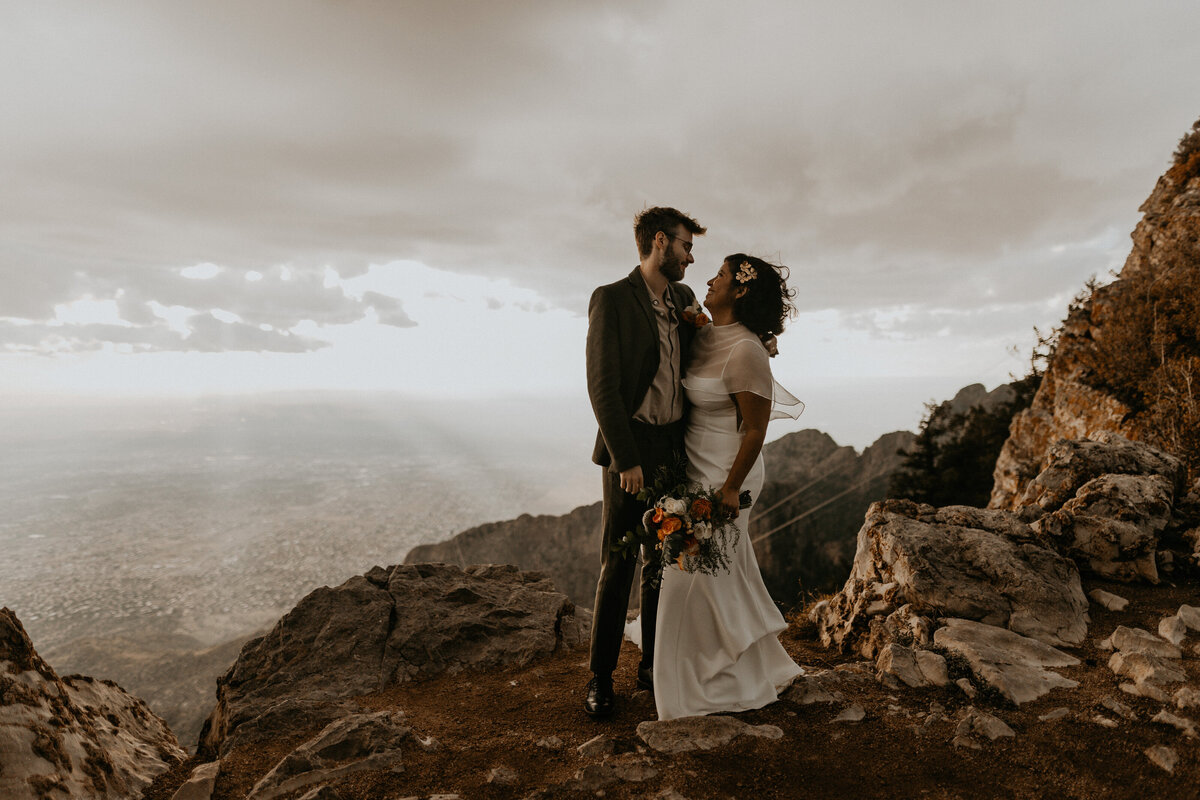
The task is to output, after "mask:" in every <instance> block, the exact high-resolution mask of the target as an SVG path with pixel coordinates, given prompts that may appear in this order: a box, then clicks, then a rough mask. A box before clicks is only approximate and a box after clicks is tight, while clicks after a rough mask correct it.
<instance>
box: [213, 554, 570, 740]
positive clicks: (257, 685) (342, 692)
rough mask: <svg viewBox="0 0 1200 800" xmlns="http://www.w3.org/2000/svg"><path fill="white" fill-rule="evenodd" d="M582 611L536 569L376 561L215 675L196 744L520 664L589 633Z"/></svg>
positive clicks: (315, 719) (308, 603)
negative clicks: (415, 684)
mask: <svg viewBox="0 0 1200 800" xmlns="http://www.w3.org/2000/svg"><path fill="white" fill-rule="evenodd" d="M589 620H590V618H589V617H588V616H587V615H586V614H583V615H581V614H577V612H576V608H575V605H574V604H573V603H572V602H571V601H570V600H569V599H568V598H567V597H566V596H565V595H563V594H562V593H561V592H559V591H557V590H556V589H555V587H554V585H553V584H552V583H551V582H550V581H549V580H548V579H546V578H545V577H544V576H543V575H540V574H538V573H534V572H522V571H521V570H519V569H517V568H516V567H512V566H475V567H468V568H467V569H465V570H464V569H461V568H459V567H456V566H452V565H449V564H415V565H413V564H406V565H402V566H395V567H390V568H388V569H383V568H381V567H376V568H374V569H372V570H371V571H370V572H368V573H366V574H365V575H361V576H358V577H355V578H351V579H350V580H348V581H346V582H345V583H343V584H342V585H341V586H338V587H335V588H329V587H322V588H320V589H317V590H316V591H314V592H312V593H311V594H309V595H308V596H307V597H305V598H304V599H303V600H301V601H300V603H299V604H298V605H297V606H296V607H295V608H294V609H292V611H291V612H290V613H288V614H287V615H286V616H285V617H283V618H282V619H281V620H280V621H279V622H278V623H277V624H276V625H275V627H274V628H273V629H272V630H271V631H270V633H268V634H267V635H266V636H263V637H260V638H258V639H254V640H252V641H250V642H248V643H247V644H246V646H245V647H244V648H243V649H242V652H241V655H240V656H238V660H237V662H236V663H234V665H233V666H232V667H231V668H230V669H229V671H228V672H226V673H225V675H224V676H222V677H221V678H220V680H218V682H217V706H216V708H215V709H214V710H213V712H212V713H211V714H210V715H209V718H208V720H207V721H206V722H205V726H204V731H203V732H202V734H201V740H200V751H201V752H202V753H204V754H206V755H209V756H216V755H218V754H222V753H224V752H226V751H228V749H229V748H230V747H231V746H232V745H233V744H234V743H235V740H240V741H243V742H245V741H256V740H266V739H269V738H270V737H271V736H272V735H274V734H273V732H274V731H276V730H277V729H279V728H280V727H281V726H289V725H290V726H296V727H299V726H303V727H315V726H320V725H325V724H328V723H329V722H332V721H333V720H335V719H337V718H339V717H341V716H343V715H344V714H345V713H347V712H348V710H349V706H347V705H345V704H340V703H339V702H338V701H341V700H344V699H345V698H351V697H355V696H358V695H363V694H367V693H369V692H373V691H377V690H380V689H383V688H385V687H387V686H389V685H392V684H395V683H402V682H405V681H409V680H414V679H419V678H428V677H432V676H434V675H439V674H442V673H447V672H449V673H454V672H459V671H462V670H466V669H472V670H481V669H494V668H499V667H505V666H519V665H523V664H526V663H528V662H529V661H531V660H532V659H534V658H538V657H540V656H545V655H549V654H550V653H553V652H554V651H556V650H558V649H559V648H563V647H573V646H576V645H578V644H579V643H581V642H585V641H587V637H588V633H589Z"/></svg>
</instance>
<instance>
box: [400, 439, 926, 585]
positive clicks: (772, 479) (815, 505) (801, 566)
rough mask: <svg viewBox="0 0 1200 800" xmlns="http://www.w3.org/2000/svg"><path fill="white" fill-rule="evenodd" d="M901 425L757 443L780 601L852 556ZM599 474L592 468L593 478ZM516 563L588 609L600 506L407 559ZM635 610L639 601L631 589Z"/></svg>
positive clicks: (765, 569)
mask: <svg viewBox="0 0 1200 800" xmlns="http://www.w3.org/2000/svg"><path fill="white" fill-rule="evenodd" d="M912 439H913V435H912V434H911V433H909V432H907V431H897V432H895V433H889V434H885V435H884V436H881V437H880V438H879V439H878V440H877V441H876V442H875V443H874V444H872V445H871V446H870V447H868V448H867V449H866V450H864V451H863V452H862V453H861V454H859V453H857V452H856V451H855V450H854V448H853V447H843V446H839V445H838V444H837V442H835V441H834V440H833V439H831V438H830V437H829V436H828V435H826V434H824V433H821V432H820V431H816V430H804V431H797V432H795V433H790V434H788V435H786V436H782V437H780V438H779V439H777V440H775V441H774V442H771V443H770V444H768V445H767V446H766V447H764V448H763V461H764V463H765V466H766V474H767V482H766V484H765V485H764V486H763V489H762V492H761V493H760V496H759V498H758V503H757V507H756V509H755V514H754V517H753V519H752V520H751V523H750V536H751V538H752V539H754V538H756V537H759V536H763V535H766V538H765V539H761V540H760V541H757V542H755V545H754V552H755V555H756V556H757V559H758V564H759V568H760V569H761V571H762V574H763V580H764V581H765V582H766V584H767V588H768V589H769V590H770V591H771V593H772V595H773V596H774V597H775V598H776V599H778V600H779V601H780V602H784V603H792V602H794V601H795V599H796V595H797V593H798V591H799V589H800V588H801V587H803V588H804V589H806V590H808V591H824V590H830V589H833V588H835V587H836V586H837V585H839V584H840V583H841V582H842V581H843V580H845V576H846V572H847V570H848V569H849V566H850V561H851V559H852V558H853V556H854V534H855V531H857V530H858V527H859V525H860V524H861V522H862V515H863V512H864V511H866V509H867V507H868V506H869V505H870V504H871V503H872V502H873V501H875V500H879V499H882V498H883V496H884V494H885V493H886V490H887V482H888V479H889V477H890V476H891V474H892V473H893V472H894V471H895V470H896V469H897V468H898V467H899V465H900V462H901V461H902V459H903V456H902V455H901V451H903V450H905V449H906V448H907V447H908V446H909V445H910V444H911V442H912ZM598 483H599V474H597V484H598ZM431 561H437V562H445V563H449V564H459V565H466V564H515V565H517V566H519V567H520V568H521V569H528V570H536V571H538V572H543V573H545V574H546V575H547V577H549V578H550V579H551V580H552V581H553V582H554V585H555V586H557V587H559V589H560V590H561V591H563V592H564V593H565V594H566V595H567V596H568V597H570V598H571V599H572V600H573V601H574V602H576V603H578V604H579V605H581V606H584V607H586V608H590V607H591V606H592V603H593V601H594V598H595V593H596V575H597V574H598V570H599V564H600V504H599V503H593V504H592V505H590V506H580V507H579V508H576V509H575V510H574V511H572V512H570V513H569V514H564V515H561V516H549V515H544V516H536V517H534V516H530V515H528V514H525V515H522V516H520V517H518V518H517V519H513V520H507V521H505V522H491V523H488V524H486V525H480V526H478V527H475V528H471V529H469V530H466V531H463V532H462V533H459V534H458V535H456V536H455V537H454V538H452V539H450V540H448V541H445V542H438V543H436V544H427V545H421V546H419V547H414V548H413V549H412V550H411V551H410V552H409V553H408V555H407V556H406V557H405V563H406V564H418V563H423V562H431ZM631 599H632V603H633V605H632V607H636V605H637V601H638V597H637V592H636V590H635V591H634V595H633V597H632V598H631Z"/></svg>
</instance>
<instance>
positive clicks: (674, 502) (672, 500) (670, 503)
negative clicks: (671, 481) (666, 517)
mask: <svg viewBox="0 0 1200 800" xmlns="http://www.w3.org/2000/svg"><path fill="white" fill-rule="evenodd" d="M662 503H663V505H662V509H663V511H665V512H667V513H668V514H674V515H675V516H677V517H681V516H683V515H684V514H686V513H687V509H688V507H687V503H686V502H685V501H683V500H680V499H679V498H677V497H664V498H663V501H662Z"/></svg>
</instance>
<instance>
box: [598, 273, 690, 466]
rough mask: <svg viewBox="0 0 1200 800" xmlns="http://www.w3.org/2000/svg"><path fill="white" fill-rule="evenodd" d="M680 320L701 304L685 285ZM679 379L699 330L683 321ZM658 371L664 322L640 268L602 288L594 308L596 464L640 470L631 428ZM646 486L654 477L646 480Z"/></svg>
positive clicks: (677, 293) (678, 290)
mask: <svg viewBox="0 0 1200 800" xmlns="http://www.w3.org/2000/svg"><path fill="white" fill-rule="evenodd" d="M668 291H670V292H671V302H672V303H674V304H675V312H676V314H677V315H678V314H679V312H681V311H683V309H684V308H686V307H687V306H690V305H692V304H693V303H695V302H696V295H695V294H694V293H693V292H692V290H691V289H689V288H688V287H687V286H684V285H683V284H682V283H672V284H669V287H668ZM678 330H679V374H680V377H682V376H683V374H684V370H685V369H687V359H688V353H689V351H690V350H691V344H692V337H693V336H694V335H695V328H694V327H693V326H692V325H690V324H688V323H687V322H684V321H683V319H682V318H680V320H679V328H678ZM657 372H658V323H657V322H656V321H655V318H654V308H653V307H652V306H651V305H650V293H649V292H647V291H646V282H645V281H644V280H643V279H642V275H641V272H640V270H639V268H636V267H635V268H634V270H633V272H631V273H629V275H628V276H627V277H625V278H622V279H621V280H619V281H617V282H616V283H610V284H608V285H607V286H601V287H600V288H599V289H597V290H596V291H594V292H593V293H592V299H591V302H590V303H588V335H587V385H588V397H589V398H591V401H592V410H593V411H595V412H596V421H597V422H598V423H599V424H600V430H599V432H598V433H597V435H596V447H595V450H593V451H592V461H594V462H595V463H597V464H599V465H600V466H602V467H609V468H610V469H614V470H615V471H617V472H623V471H625V470H627V469H631V468H633V467H636V466H639V465H641V463H642V458H641V454H640V453H639V452H638V443H637V438H636V436H635V435H634V433H633V429H632V426H631V425H630V423H631V422H632V420H633V415H634V413H635V412H636V411H637V410H638V407H639V406H640V405H641V404H642V400H643V399H644V398H645V396H646V392H647V391H649V390H650V384H651V383H653V382H654V376H655V374H656V373H657ZM645 478H646V481H647V482H649V481H651V480H653V476H650V475H647V476H645Z"/></svg>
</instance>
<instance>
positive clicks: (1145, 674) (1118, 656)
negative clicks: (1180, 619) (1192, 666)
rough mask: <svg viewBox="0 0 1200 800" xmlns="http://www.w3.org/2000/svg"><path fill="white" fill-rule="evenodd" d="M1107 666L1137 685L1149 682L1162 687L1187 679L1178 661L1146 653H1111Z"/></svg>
mask: <svg viewBox="0 0 1200 800" xmlns="http://www.w3.org/2000/svg"><path fill="white" fill-rule="evenodd" d="M1108 668H1109V669H1111V670H1112V671H1113V673H1114V674H1116V675H1118V676H1119V677H1122V678H1129V679H1130V680H1131V681H1133V682H1134V683H1135V684H1137V685H1139V686H1140V685H1143V684H1147V683H1150V684H1154V685H1155V686H1157V687H1159V688H1162V687H1164V686H1167V685H1168V684H1172V683H1183V682H1184V681H1186V680H1187V673H1185V672H1184V671H1183V669H1182V668H1181V667H1180V666H1179V662H1177V661H1173V660H1171V659H1166V658H1162V657H1161V656H1154V655H1150V654H1148V653H1122V652H1118V653H1113V654H1112V656H1110V657H1109V659H1108Z"/></svg>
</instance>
